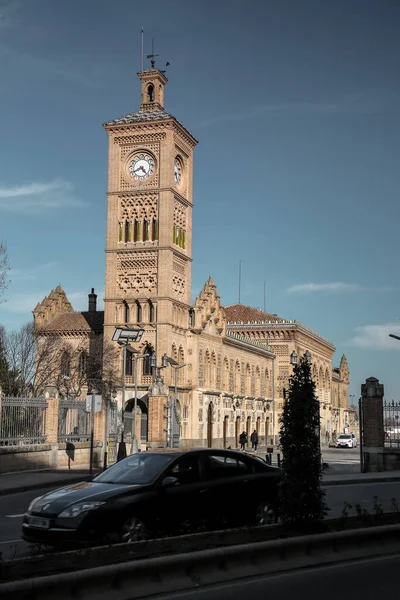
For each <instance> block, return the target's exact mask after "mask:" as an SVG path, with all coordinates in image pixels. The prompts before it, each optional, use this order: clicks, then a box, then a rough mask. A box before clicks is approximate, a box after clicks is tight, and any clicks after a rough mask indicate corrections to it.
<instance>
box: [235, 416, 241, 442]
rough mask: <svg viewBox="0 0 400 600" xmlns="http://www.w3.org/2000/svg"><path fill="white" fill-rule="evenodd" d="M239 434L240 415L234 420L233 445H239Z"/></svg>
mask: <svg viewBox="0 0 400 600" xmlns="http://www.w3.org/2000/svg"><path fill="white" fill-rule="evenodd" d="M240 434H241V431H240V417H236V422H235V438H236V439H235V446H236V447H239V435H240Z"/></svg>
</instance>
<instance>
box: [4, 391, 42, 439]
mask: <svg viewBox="0 0 400 600" xmlns="http://www.w3.org/2000/svg"><path fill="white" fill-rule="evenodd" d="M46 409H47V400H45V398H12V397H7V396H3V397H2V400H1V413H0V446H28V445H33V444H44V443H45V442H46Z"/></svg>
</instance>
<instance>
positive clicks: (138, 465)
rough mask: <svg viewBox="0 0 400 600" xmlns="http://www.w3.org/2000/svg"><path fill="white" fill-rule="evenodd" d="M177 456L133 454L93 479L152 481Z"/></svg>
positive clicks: (122, 482) (110, 481) (105, 480)
mask: <svg viewBox="0 0 400 600" xmlns="http://www.w3.org/2000/svg"><path fill="white" fill-rule="evenodd" d="M174 458H175V455H174V454H144V453H143V454H142V453H141V452H139V453H138V454H133V455H132V456H128V458H125V459H124V460H121V462H118V463H116V464H115V465H113V466H112V467H110V468H109V469H107V470H106V471H104V473H101V474H100V475H97V477H95V478H94V479H93V481H95V482H96V483H119V484H126V485H134V484H136V483H150V482H151V481H153V479H155V478H156V477H157V475H158V474H159V473H161V471H162V470H163V469H164V467H166V466H167V464H168V463H170V462H171V461H172V460H173V459H174Z"/></svg>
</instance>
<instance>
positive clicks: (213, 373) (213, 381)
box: [210, 352, 217, 388]
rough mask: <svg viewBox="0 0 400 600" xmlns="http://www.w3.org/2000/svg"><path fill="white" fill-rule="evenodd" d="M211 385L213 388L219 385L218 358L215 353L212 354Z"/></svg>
mask: <svg viewBox="0 0 400 600" xmlns="http://www.w3.org/2000/svg"><path fill="white" fill-rule="evenodd" d="M210 385H211V387H212V388H215V387H216V385H217V358H216V356H215V352H213V353H212V354H211V373H210Z"/></svg>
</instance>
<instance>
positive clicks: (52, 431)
mask: <svg viewBox="0 0 400 600" xmlns="http://www.w3.org/2000/svg"><path fill="white" fill-rule="evenodd" d="M47 403H48V404H47V408H46V417H45V419H46V442H47V444H57V442H58V405H59V400H58V398H48V400H47Z"/></svg>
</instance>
